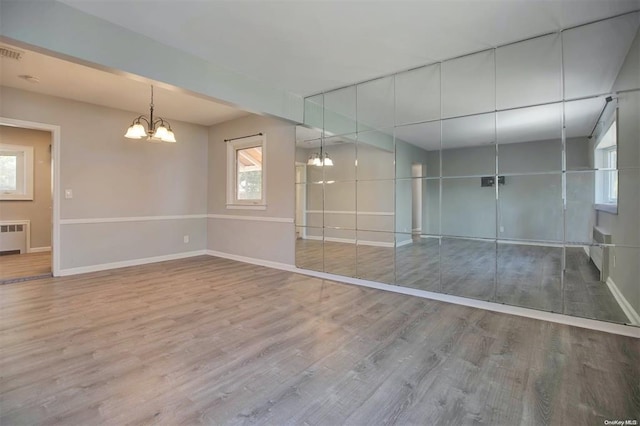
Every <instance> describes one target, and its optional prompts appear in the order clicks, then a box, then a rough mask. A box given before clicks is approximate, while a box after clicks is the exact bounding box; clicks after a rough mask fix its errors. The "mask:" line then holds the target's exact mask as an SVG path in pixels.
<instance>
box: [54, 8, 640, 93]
mask: <svg viewBox="0 0 640 426" xmlns="http://www.w3.org/2000/svg"><path fill="white" fill-rule="evenodd" d="M61 1H62V2H64V3H66V4H68V5H70V6H72V7H75V8H77V9H80V10H82V11H84V12H87V13H90V14H92V15H95V16H98V17H100V18H103V19H105V20H107V21H110V22H112V23H115V24H117V25H120V26H122V27H125V28H128V29H130V30H132V31H135V32H137V33H140V34H143V35H145V36H147V37H150V38H152V39H154V40H157V41H159V42H161V43H164V44H166V45H169V46H172V47H174V48H177V49H181V50H183V51H186V52H189V53H191V54H194V55H196V56H198V57H201V58H203V59H205V60H207V61H210V62H212V63H215V64H216V65H218V66H222V67H224V68H226V69H229V70H232V71H235V72H238V73H240V74H243V75H246V76H249V77H252V78H254V79H257V80H261V81H263V82H265V83H267V84H269V85H271V86H273V87H277V88H281V89H285V90H288V91H290V92H292V93H297V94H300V95H303V96H306V95H309V94H313V93H318V92H321V91H323V90H328V89H331V88H335V87H339V86H344V85H347V84H353V83H356V82H359V81H363V80H367V79H370V78H374V77H377V76H381V75H385V74H389V73H393V72H397V71H400V70H403V69H409V68H413V67H416V66H419V65H424V64H427V63H431V62H435V61H440V60H444V59H448V58H452V57H456V56H459V55H463V54H467V53H470V52H475V51H479V50H482V49H486V48H490V47H495V46H498V45H502V44H505V43H510V42H514V41H518V40H522V39H525V38H528V37H532V36H536V35H540V34H544V33H548V32H552V31H557V30H559V29H563V28H567V27H571V26H575V25H578V24H582V23H585V22H590V21H594V20H597V19H601V18H606V17H610V16H614V15H616V14H620V13H624V12H628V11H632V10H637V9H640V0H581V1H560V0H558V1H530V0H494V1H483V0H460V1H404V0H398V1H371V0H364V1H357V2H355V1H353V2H347V1H308V0H305V1H297V2H293V1H257V0H254V1H190V0H187V1H160V0H147V1H140V0H92V1H87V0H61Z"/></svg>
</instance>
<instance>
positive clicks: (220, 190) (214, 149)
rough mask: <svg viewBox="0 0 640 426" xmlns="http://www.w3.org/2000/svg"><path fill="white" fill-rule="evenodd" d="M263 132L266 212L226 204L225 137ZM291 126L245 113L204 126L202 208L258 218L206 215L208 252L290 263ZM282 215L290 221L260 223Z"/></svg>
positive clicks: (292, 160)
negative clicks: (205, 155)
mask: <svg viewBox="0 0 640 426" xmlns="http://www.w3.org/2000/svg"><path fill="white" fill-rule="evenodd" d="M256 133H263V134H264V135H266V139H267V152H266V158H267V160H266V164H265V168H266V175H267V188H266V191H267V192H266V195H267V208H266V210H238V209H227V208H226V181H227V164H226V158H227V151H226V149H227V147H226V143H225V142H224V140H225V139H232V138H237V137H242V136H247V135H252V134H256ZM294 147H295V126H294V125H293V124H291V123H288V122H285V121H282V120H278V119H274V118H269V117H263V116H257V115H252V116H247V117H242V118H238V119H236V120H231V121H227V122H225V123H221V124H218V125H216V126H212V127H210V128H209V151H208V179H207V182H208V192H207V196H206V199H207V200H208V207H207V212H208V213H210V214H216V215H227V216H249V217H256V218H257V219H258V220H255V221H248V220H237V219H231V218H225V219H222V218H209V219H208V222H207V229H208V240H207V248H208V249H210V250H215V251H220V252H225V253H230V254H235V255H240V256H247V257H253V258H257V259H263V260H268V261H273V262H280V263H286V264H289V265H293V264H294V262H295V255H294V241H295V228H294V224H293V218H294V212H295V207H294V202H295V200H294V197H295V195H294V181H295V180H294V179H295V167H294V159H295V154H294V152H295V149H294ZM263 217H269V218H280V219H288V220H290V221H291V223H279V222H269V221H261V220H259V219H260V218H263Z"/></svg>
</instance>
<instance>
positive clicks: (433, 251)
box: [395, 234, 442, 292]
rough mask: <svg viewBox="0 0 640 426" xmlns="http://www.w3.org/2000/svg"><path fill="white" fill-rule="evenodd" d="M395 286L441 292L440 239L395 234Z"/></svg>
mask: <svg viewBox="0 0 640 426" xmlns="http://www.w3.org/2000/svg"><path fill="white" fill-rule="evenodd" d="M395 250H396V255H395V261H396V284H397V285H401V286H404V287H411V288H417V289H419V290H426V291H436V292H441V291H442V288H441V286H440V238H439V237H432V236H428V235H419V234H417V235H413V236H411V235H409V234H396V249H395Z"/></svg>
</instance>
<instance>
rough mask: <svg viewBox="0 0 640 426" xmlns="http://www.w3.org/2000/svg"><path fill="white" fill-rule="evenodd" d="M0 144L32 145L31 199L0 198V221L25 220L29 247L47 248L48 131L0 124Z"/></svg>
mask: <svg viewBox="0 0 640 426" xmlns="http://www.w3.org/2000/svg"><path fill="white" fill-rule="evenodd" d="M0 143H5V144H9V145H23V146H32V147H33V174H34V176H33V178H34V179H33V200H32V201H27V200H21V201H10V200H2V201H0V220H12V219H14V220H29V221H30V225H31V241H30V245H31V248H40V247H51V223H52V220H53V219H52V215H53V209H52V200H51V152H50V151H49V146H50V145H51V133H49V132H43V131H40V130H32V129H21V128H19V127H9V126H0Z"/></svg>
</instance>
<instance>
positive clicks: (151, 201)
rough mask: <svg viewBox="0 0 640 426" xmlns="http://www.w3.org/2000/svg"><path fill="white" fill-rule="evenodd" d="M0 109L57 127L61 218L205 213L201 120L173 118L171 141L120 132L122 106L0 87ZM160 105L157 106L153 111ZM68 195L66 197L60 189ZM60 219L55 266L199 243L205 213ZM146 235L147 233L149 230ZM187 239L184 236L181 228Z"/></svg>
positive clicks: (124, 121)
mask: <svg viewBox="0 0 640 426" xmlns="http://www.w3.org/2000/svg"><path fill="white" fill-rule="evenodd" d="M0 95H1V97H2V103H1V104H0V116H3V117H8V118H15V119H20V120H26V121H34V122H39V123H48V124H54V125H59V126H60V127H61V151H60V165H59V167H60V188H59V191H60V193H61V196H60V198H61V205H60V212H61V219H87V218H113V217H140V216H167V215H194V214H205V213H206V205H207V204H206V203H207V201H206V200H207V191H206V188H207V180H206V176H207V168H208V164H207V150H208V147H207V144H208V140H207V136H208V135H207V128H206V127H203V126H198V125H193V124H187V123H183V122H178V121H173V120H172V123H171V124H172V128H173V130H174V131H175V134H176V137H177V138H178V143H176V144H166V143H149V142H146V141H133V140H130V139H126V138H124V136H123V135H124V132H125V130H126V128H127V126H128V123H130V122H131V119H132V117H135V116H136V115H139V114H140V112H139V111H138V112H131V111H121V110H116V109H111V108H105V107H101V106H97V105H91V104H87V103H82V102H76V101H72V100H68V99H62V98H57V97H52V96H46V95H38V94H34V93H31V92H25V91H22V90H17V89H12V88H7V87H2V88H0ZM159 112H160V111H159ZM65 189H72V190H73V198H72V199H65V198H64V190H65ZM196 222H197V223H194V221H193V220H191V219H189V220H174V221H171V223H170V224H165V225H166V226H162V224H161V223H159V222H158V221H140V222H135V223H133V222H122V223H109V224H98V225H100V226H96V224H74V225H62V230H61V235H60V238H61V252H60V260H61V267H62V269H65V268H73V267H81V266H91V265H97V264H102V263H108V262H110V261H113V260H114V259H117V260H118V261H120V260H122V261H124V260H134V259H140V258H147V257H152V256H156V255H158V254H159V253H160V254H163V255H168V254H178V253H184V252H190V251H195V250H204V249H205V248H206V238H204V236H205V235H206V232H207V229H206V220H205V219H197V220H196ZM151 235H153V238H150V236H151ZM184 235H189V236H190V242H189V243H184V242H183V236H184Z"/></svg>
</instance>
